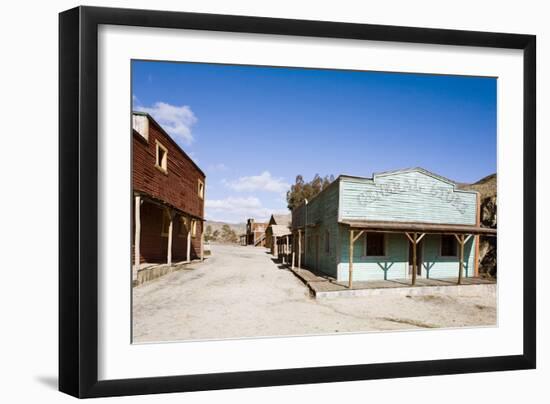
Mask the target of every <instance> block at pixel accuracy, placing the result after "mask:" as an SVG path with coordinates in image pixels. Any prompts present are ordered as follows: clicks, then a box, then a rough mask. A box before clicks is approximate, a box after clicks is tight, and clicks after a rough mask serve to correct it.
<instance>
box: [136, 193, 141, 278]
mask: <svg viewBox="0 0 550 404" xmlns="http://www.w3.org/2000/svg"><path fill="white" fill-rule="evenodd" d="M140 244H141V196H140V195H135V196H134V265H135V266H136V268H139V264H140V261H141V253H140V249H139V247H140Z"/></svg>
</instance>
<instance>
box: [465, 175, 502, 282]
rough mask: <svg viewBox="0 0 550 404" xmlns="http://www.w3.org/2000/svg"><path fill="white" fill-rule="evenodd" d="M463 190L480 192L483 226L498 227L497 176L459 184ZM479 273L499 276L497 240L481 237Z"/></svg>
mask: <svg viewBox="0 0 550 404" xmlns="http://www.w3.org/2000/svg"><path fill="white" fill-rule="evenodd" d="M459 188H461V189H471V190H474V191H478V192H479V194H480V203H481V226H482V227H490V228H493V229H495V228H496V227H497V175H496V174H491V175H488V176H487V177H484V178H482V179H480V180H479V181H478V182H476V183H473V184H459ZM479 260H480V265H479V272H480V274H481V275H485V276H491V277H496V275H497V238H496V237H480V240H479Z"/></svg>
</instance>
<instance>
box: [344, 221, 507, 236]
mask: <svg viewBox="0 0 550 404" xmlns="http://www.w3.org/2000/svg"><path fill="white" fill-rule="evenodd" d="M340 223H341V224H345V225H348V226H350V228H353V229H362V230H370V231H383V232H420V233H435V234H481V235H484V236H496V234H497V229H491V228H487V227H480V226H475V225H461V224H437V223H419V222H388V221H372V220H343V221H340Z"/></svg>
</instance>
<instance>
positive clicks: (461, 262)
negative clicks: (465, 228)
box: [457, 234, 465, 285]
mask: <svg viewBox="0 0 550 404" xmlns="http://www.w3.org/2000/svg"><path fill="white" fill-rule="evenodd" d="M464 243H465V241H464V234H461V235H460V241H459V243H458V244H460V258H459V259H460V263H459V265H458V282H457V283H458V284H459V285H460V284H461V283H462V272H463V270H464Z"/></svg>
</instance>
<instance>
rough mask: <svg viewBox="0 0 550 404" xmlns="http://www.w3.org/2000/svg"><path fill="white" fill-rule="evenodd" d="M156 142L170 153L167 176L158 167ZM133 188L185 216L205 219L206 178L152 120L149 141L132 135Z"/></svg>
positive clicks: (136, 133)
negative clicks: (201, 194) (203, 185)
mask: <svg viewBox="0 0 550 404" xmlns="http://www.w3.org/2000/svg"><path fill="white" fill-rule="evenodd" d="M156 141H159V142H160V143H161V144H162V145H163V146H164V147H166V148H167V149H168V164H167V166H168V167H167V172H166V173H164V172H162V171H160V170H159V169H158V168H157V167H155V162H156ZM132 142H133V143H132V154H133V159H132V188H133V189H134V191H138V192H143V193H145V194H147V195H150V196H152V197H154V198H156V199H158V200H160V201H163V202H165V203H166V204H168V205H171V206H173V207H175V208H177V209H179V210H181V211H183V212H185V213H188V214H190V215H193V216H195V217H198V218H204V200H203V199H201V198H200V197H199V195H198V183H199V180H201V181H202V182H203V183H205V175H204V173H203V172H202V171H201V170H200V169H199V168H198V166H197V165H196V164H195V163H194V162H193V160H191V159H190V158H189V156H187V154H185V152H183V150H181V148H180V147H179V146H178V145H177V144H176V143H175V142H174V140H172V138H170V137H169V136H168V135H167V134H166V133H165V132H164V131H163V130H162V128H160V127H158V126H157V125H156V123H155V122H154V121H152V120H149V129H148V139H145V138H144V137H143V136H142V135H140V134H138V132H136V131H134V132H133V139H132Z"/></svg>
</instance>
